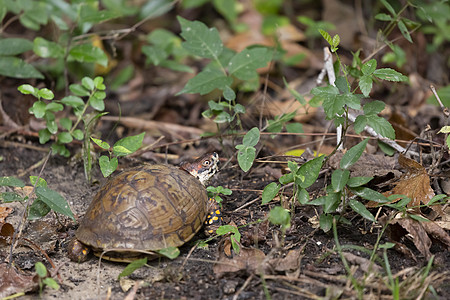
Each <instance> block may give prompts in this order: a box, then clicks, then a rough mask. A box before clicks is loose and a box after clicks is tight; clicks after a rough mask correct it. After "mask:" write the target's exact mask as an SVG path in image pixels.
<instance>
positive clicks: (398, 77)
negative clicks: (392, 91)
mask: <svg viewBox="0 0 450 300" xmlns="http://www.w3.org/2000/svg"><path fill="white" fill-rule="evenodd" d="M373 75H374V76H376V77H378V78H380V79H383V80H388V81H396V82H399V81H408V77H406V76H405V75H403V74H402V73H399V72H397V71H395V70H392V69H390V68H382V69H377V70H375V72H373Z"/></svg>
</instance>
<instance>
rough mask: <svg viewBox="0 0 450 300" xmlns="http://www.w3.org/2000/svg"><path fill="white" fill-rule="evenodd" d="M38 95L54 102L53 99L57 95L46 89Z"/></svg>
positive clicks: (41, 90)
mask: <svg viewBox="0 0 450 300" xmlns="http://www.w3.org/2000/svg"><path fill="white" fill-rule="evenodd" d="M38 95H39V97H41V98H44V99H45V100H52V99H53V98H55V95H54V94H53V92H52V91H51V90H49V89H46V88H43V89H40V90H39V91H38ZM55 104H56V103H55ZM47 109H48V108H47ZM61 110H62V109H61Z"/></svg>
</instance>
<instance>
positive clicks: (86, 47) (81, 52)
mask: <svg viewBox="0 0 450 300" xmlns="http://www.w3.org/2000/svg"><path fill="white" fill-rule="evenodd" d="M69 54H70V55H69V58H72V59H75V60H77V61H79V62H91V63H96V64H99V65H102V66H104V67H106V66H107V65H108V57H107V56H106V54H105V52H103V50H102V49H100V48H98V47H94V46H93V45H91V44H81V45H76V46H74V47H73V48H72V49H70V51H69ZM78 96H80V95H78Z"/></svg>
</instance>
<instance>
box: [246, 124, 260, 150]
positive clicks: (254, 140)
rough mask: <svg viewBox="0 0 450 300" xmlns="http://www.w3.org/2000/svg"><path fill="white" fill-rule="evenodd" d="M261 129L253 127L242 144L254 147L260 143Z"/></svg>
mask: <svg viewBox="0 0 450 300" xmlns="http://www.w3.org/2000/svg"><path fill="white" fill-rule="evenodd" d="M259 136H260V133H259V129H258V127H253V128H252V129H250V130H249V131H248V132H247V133H246V134H245V136H244V138H243V139H242V144H243V145H245V146H249V147H253V146H256V144H258V142H259Z"/></svg>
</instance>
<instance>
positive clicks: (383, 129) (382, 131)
mask: <svg viewBox="0 0 450 300" xmlns="http://www.w3.org/2000/svg"><path fill="white" fill-rule="evenodd" d="M366 117H367V125H369V126H370V127H372V128H373V130H375V132H376V133H378V134H379V135H381V136H384V137H386V138H388V139H391V140H393V139H395V130H394V128H393V127H392V125H391V123H389V122H388V121H387V120H386V119H385V118H382V117H379V116H377V115H368V116H366Z"/></svg>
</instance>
